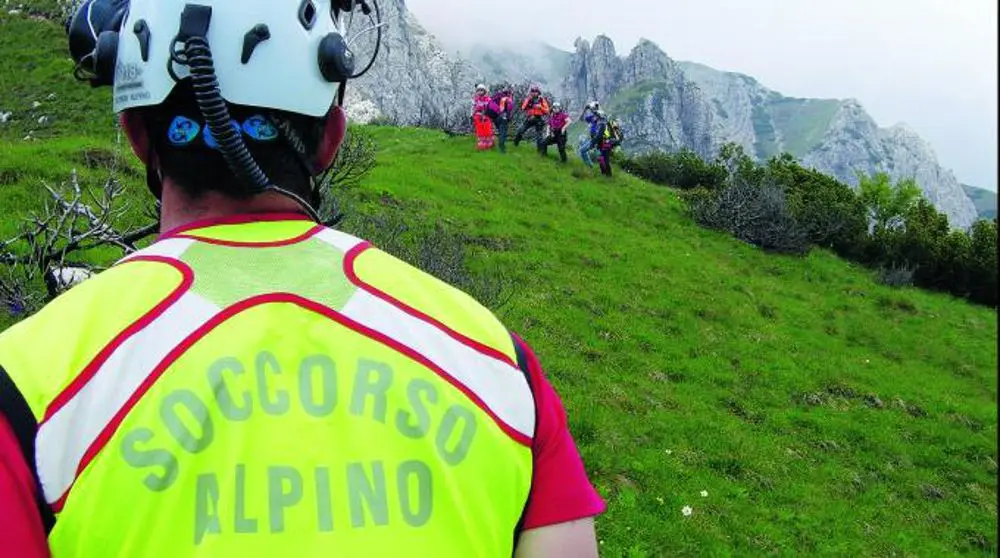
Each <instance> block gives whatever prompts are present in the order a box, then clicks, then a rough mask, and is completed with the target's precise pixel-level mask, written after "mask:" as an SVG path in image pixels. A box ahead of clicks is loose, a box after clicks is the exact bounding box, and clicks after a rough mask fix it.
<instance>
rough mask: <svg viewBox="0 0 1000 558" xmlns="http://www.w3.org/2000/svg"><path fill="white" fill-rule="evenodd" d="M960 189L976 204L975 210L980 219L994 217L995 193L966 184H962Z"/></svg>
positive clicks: (995, 208)
mask: <svg viewBox="0 0 1000 558" xmlns="http://www.w3.org/2000/svg"><path fill="white" fill-rule="evenodd" d="M962 189H964V190H965V193H966V195H968V196H969V198H971V199H972V203H974V204H976V211H977V212H979V217H980V218H981V219H996V216H997V193H996V192H994V191H992V190H986V189H985V188H976V187H975V186H969V185H968V184H962Z"/></svg>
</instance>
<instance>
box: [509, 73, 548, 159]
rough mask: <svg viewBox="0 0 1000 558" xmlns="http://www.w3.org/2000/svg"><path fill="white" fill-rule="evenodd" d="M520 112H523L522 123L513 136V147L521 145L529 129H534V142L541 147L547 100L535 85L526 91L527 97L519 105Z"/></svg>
mask: <svg viewBox="0 0 1000 558" xmlns="http://www.w3.org/2000/svg"><path fill="white" fill-rule="evenodd" d="M521 111H522V112H524V116H525V119H524V123H523V124H521V127H520V128H519V129H518V130H517V133H516V134H515V135H514V147H517V146H518V144H520V143H521V138H523V137H524V133H525V132H527V131H528V130H529V129H531V128H534V129H535V142H536V144H538V145H541V143H542V141H544V139H545V137H544V135H543V131H544V130H545V116H546V115H547V114H549V100H548V99H546V98H545V97H543V96H542V90H541V88H540V87H538V86H537V85H532V86H531V88H530V90H529V91H528V96H527V97H526V98H525V99H524V101H523V102H522V103H521Z"/></svg>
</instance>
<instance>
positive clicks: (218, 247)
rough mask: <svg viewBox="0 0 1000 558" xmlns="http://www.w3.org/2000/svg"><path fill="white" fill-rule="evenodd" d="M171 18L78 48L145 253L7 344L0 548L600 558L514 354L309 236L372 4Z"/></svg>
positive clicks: (111, 30) (517, 345) (353, 255)
mask: <svg viewBox="0 0 1000 558" xmlns="http://www.w3.org/2000/svg"><path fill="white" fill-rule="evenodd" d="M185 1H188V2H191V1H197V0H185ZM185 1H182V0H132V2H131V5H130V6H129V5H128V3H127V2H123V1H121V0H88V1H87V2H84V3H83V5H82V6H81V7H80V8H79V10H78V11H77V15H76V16H75V17H74V18H73V19H72V20H71V23H70V25H69V27H68V29H69V31H70V45H71V52H72V54H73V57H74V58H75V59H76V61H77V63H78V68H77V74H78V75H82V76H88V77H89V78H90V80H91V82H92V83H93V84H95V85H100V84H103V85H112V86H113V89H114V92H113V100H114V107H115V110H116V111H117V112H119V113H120V114H121V122H122V124H123V129H124V131H125V133H126V135H127V136H128V138H129V140H130V143H131V144H132V147H133V149H134V151H135V153H136V155H137V156H138V157H139V158H140V159H141V160H142V161H143V163H144V164H145V165H146V167H147V183H148V185H149V188H150V190H151V192H152V193H153V194H154V195H155V196H157V197H158V199H159V200H160V203H161V210H160V211H161V213H160V223H161V231H162V232H161V235H160V237H159V239H158V240H157V242H155V243H154V244H152V245H151V246H149V247H148V248H146V249H144V250H141V251H139V252H137V253H135V254H132V255H130V256H128V257H126V258H124V259H123V260H122V261H120V262H118V263H117V264H116V265H114V266H113V267H111V268H110V269H109V270H107V271H105V272H103V273H101V274H99V275H97V276H95V277H93V278H91V279H88V280H86V281H84V282H83V283H81V284H79V285H77V286H75V287H73V288H72V289H70V290H69V291H68V292H66V293H64V294H63V295H61V296H60V297H59V298H57V299H56V300H55V301H54V302H52V303H51V304H49V305H48V306H47V307H46V308H44V309H43V310H42V311H40V312H39V313H38V314H36V315H34V316H32V317H30V318H28V319H26V320H24V321H22V322H20V323H19V324H17V325H15V326H14V327H12V328H10V329H9V330H7V331H5V332H4V333H3V334H2V335H0V464H2V466H0V525H2V528H0V554H2V555H4V556H18V557H22V558H30V557H33V556H45V555H47V554H49V553H51V554H53V555H56V556H128V557H142V556H171V557H174V556H194V555H198V556H221V557H228V556H435V557H438V556H456V557H466V556H511V555H512V554H516V555H517V556H525V557H530V556H556V557H559V556H566V557H580V556H596V554H597V545H596V541H595V536H594V528H593V519H592V518H593V517H594V516H596V515H598V514H600V513H601V512H602V511H603V510H604V503H603V502H602V501H601V499H600V497H599V496H598V495H597V493H596V491H595V490H594V488H593V487H592V486H591V483H590V482H589V481H588V479H587V476H586V472H585V470H584V467H583V464H582V462H581V459H580V456H579V453H578V452H577V450H576V447H575V445H574V442H573V439H572V437H571V436H570V433H569V431H568V429H567V426H566V417H565V414H564V412H563V409H562V405H561V403H560V400H559V397H558V396H557V395H556V393H555V391H554V390H553V389H552V386H551V385H550V384H549V382H548V381H547V380H546V379H545V377H544V375H543V373H542V370H541V367H540V365H539V363H538V360H537V359H536V357H535V356H534V355H533V353H532V351H531V350H530V349H529V348H528V346H527V345H526V344H525V343H524V342H523V341H522V340H521V339H520V338H518V337H517V336H515V335H513V334H511V333H509V332H508V330H507V329H505V328H504V326H503V325H502V324H501V323H500V322H499V321H498V320H497V319H496V318H495V317H494V316H493V315H492V314H491V313H490V312H489V311H488V310H486V309H485V308H483V307H481V306H480V305H478V304H477V303H476V302H475V301H473V300H472V299H471V298H470V297H469V296H468V295H466V294H464V293H462V292H460V291H458V290H456V289H454V288H452V287H450V286H448V285H446V284H444V283H442V282H441V281H439V280H437V279H435V278H433V277H431V276H429V275H427V274H425V273H423V272H421V271H419V270H417V269H415V268H413V267H411V266H409V265H407V264H405V263H403V262H401V261H399V260H397V259H395V258H393V257H391V256H389V255H387V254H386V253H383V252H381V251H379V250H378V249H376V248H374V247H372V246H371V245H369V244H368V243H366V242H364V241H362V240H359V239H357V238H354V237H352V236H349V235H347V234H344V233H341V232H338V231H336V230H332V229H329V228H326V227H323V226H321V225H319V224H318V223H317V222H316V208H317V205H318V203H319V199H320V198H319V195H318V192H317V191H316V187H315V186H314V185H313V182H312V179H313V177H314V176H316V175H318V174H319V173H320V172H322V171H323V170H324V169H326V168H327V167H328V166H329V165H330V164H331V161H332V160H333V158H334V155H335V154H336V151H337V149H338V147H339V145H340V143H341V140H342V139H343V136H344V132H345V128H346V119H345V116H344V112H343V110H342V108H341V103H342V102H343V93H344V86H345V83H346V82H347V81H348V80H349V79H352V78H354V77H356V76H357V74H356V73H355V68H354V60H353V55H352V54H350V51H349V50H348V48H347V45H346V44H345V42H344V39H343V33H344V28H343V26H342V22H343V21H345V18H346V15H347V14H348V13H349V12H350V11H351V10H352V9H354V8H355V6H356V5H360V6H361V8H362V9H364V8H365V7H366V6H367V4H365V3H364V2H355V1H354V0H343V1H342V0H336V1H334V2H333V4H332V5H331V3H330V0H311V2H310V3H308V6H307V8H308V9H304V8H303V4H302V2H300V0H242V1H240V2H235V1H213V2H211V7H210V8H209V7H207V6H205V5H200V4H196V3H188V4H185ZM375 11H376V12H378V10H377V6H376V10H375ZM81 14H82V15H81ZM361 73H363V72H361Z"/></svg>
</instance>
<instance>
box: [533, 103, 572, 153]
mask: <svg viewBox="0 0 1000 558" xmlns="http://www.w3.org/2000/svg"><path fill="white" fill-rule="evenodd" d="M572 122H573V121H572V119H571V118H570V117H569V114H568V113H567V112H566V111H564V110H563V107H562V103H552V115H551V116H550V117H549V122H548V128H549V135H548V137H547V138H545V141H543V142H542V143H541V146H540V147H539V150H540V151H541V153H542V155H548V146H550V145H552V144H555V145H556V147H557V148H558V149H559V160H560V161H562V162H563V163H565V162H566V129H567V128H568V127H569V125H570V124H571V123H572Z"/></svg>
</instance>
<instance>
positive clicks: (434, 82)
mask: <svg viewBox="0 0 1000 558" xmlns="http://www.w3.org/2000/svg"><path fill="white" fill-rule="evenodd" d="M385 4H386V6H385V10H384V11H385V14H386V19H387V20H388V21H391V22H392V23H391V25H390V27H389V31H388V32H387V36H388V40H387V44H386V45H385V49H384V50H385V53H384V56H385V58H384V59H383V60H382V61H381V63H380V64H377V65H376V67H375V69H373V70H372V72H371V73H369V74H368V75H366V76H364V77H363V78H361V79H360V80H357V82H356V83H355V84H354V85H353V86H352V87H350V88H348V92H349V93H348V101H349V104H348V107H351V110H350V114H351V116H352V117H353V118H354V119H355V120H357V121H359V122H370V121H372V120H373V119H375V118H378V117H380V116H381V117H384V118H387V119H388V120H389V121H391V122H394V123H397V124H402V125H425V126H445V127H448V126H456V125H460V124H464V123H465V122H466V121H467V120H468V114H469V111H470V109H471V104H470V103H471V90H472V88H473V87H474V85H475V84H476V83H480V82H485V83H495V82H497V81H511V82H524V81H534V82H537V83H540V84H541V85H543V87H544V88H545V89H546V90H548V91H551V92H552V93H554V94H555V95H556V96H558V97H560V98H561V99H562V100H563V101H564V105H566V106H567V107H568V108H569V109H570V110H571V111H574V112H575V111H579V110H580V109H581V108H582V106H583V105H584V103H586V102H587V101H589V100H591V99H598V100H600V101H601V102H602V103H603V104H604V106H605V107H608V108H610V109H614V111H615V113H616V116H617V117H619V119H620V120H621V121H622V123H623V125H624V127H625V128H626V130H627V134H628V138H629V139H628V141H627V142H626V146H627V149H629V150H630V151H631V152H642V151H649V150H667V151H670V150H676V149H681V148H687V149H692V150H694V151H695V152H697V153H698V154H699V155H701V156H703V157H706V158H711V157H714V155H715V154H716V153H717V152H718V149H719V147H721V145H723V144H725V143H730V142H734V143H737V144H739V145H742V146H743V148H744V150H745V151H746V152H747V153H748V154H750V155H752V156H754V157H756V158H758V159H766V158H769V157H771V156H774V155H777V154H779V153H782V152H789V153H791V154H792V155H793V156H795V157H796V158H797V159H799V160H800V161H801V162H802V163H803V164H804V165H806V166H809V167H812V168H815V169H817V170H819V171H821V172H824V173H827V174H830V175H832V176H834V177H836V178H837V179H839V180H841V181H843V182H846V183H848V184H850V185H852V186H857V184H858V173H859V172H860V173H864V174H872V173H875V172H883V171H884V172H887V173H889V175H890V176H892V177H893V178H894V179H897V180H898V179H903V178H913V179H915V180H916V181H917V183H918V184H919V185H920V187H921V189H922V190H923V192H924V194H925V196H926V197H927V198H928V199H929V200H930V201H931V202H932V203H934V204H935V206H936V207H938V209H939V210H941V211H942V212H943V213H945V214H946V215H947V216H948V218H949V220H950V222H951V224H952V225H953V226H955V227H958V228H967V227H969V226H971V224H972V223H973V222H974V221H975V219H976V218H977V217H978V212H977V210H976V206H975V204H974V203H973V201H972V200H971V199H970V198H969V196H968V195H967V193H966V191H965V190H964V189H963V188H962V186H961V185H960V184H959V183H958V180H957V179H956V178H955V176H954V174H953V173H952V172H951V171H950V170H948V169H945V168H944V167H942V166H941V165H940V163H939V162H938V159H937V155H936V154H935V152H934V150H933V148H932V147H931V146H930V144H929V143H927V142H926V141H925V140H924V139H923V138H921V137H920V136H919V135H918V134H916V133H915V132H913V131H912V128H910V127H909V126H907V125H905V124H895V125H893V126H890V127H880V126H879V125H878V124H877V123H876V122H875V120H874V119H873V118H872V117H871V115H869V114H868V113H867V111H865V109H864V107H863V106H862V104H861V103H860V102H859V101H858V100H857V99H851V98H848V99H811V98H798V97H788V96H785V95H783V94H781V93H778V92H777V91H774V90H772V89H769V88H768V87H766V86H765V85H763V84H761V82H760V81H759V80H757V79H756V78H753V77H752V76H749V75H747V74H742V73H739V72H732V71H725V72H723V71H720V70H715V69H713V68H711V67H709V66H706V65H704V64H700V63H697V62H687V61H676V60H674V59H672V58H670V57H669V56H668V55H667V54H666V52H665V51H664V50H663V49H662V48H660V46H659V45H657V44H656V43H655V42H653V41H651V40H649V39H646V38H642V39H640V40H639V41H637V43H636V44H635V46H633V47H632V48H631V49H629V51H628V53H627V54H624V55H619V53H618V52H617V51H616V48H615V44H614V42H613V41H612V39H611V38H610V37H608V36H607V35H603V34H601V35H597V36H596V37H595V38H594V40H593V42H590V41H588V40H586V39H584V38H582V37H581V38H578V39H577V40H576V41H575V42H574V50H573V51H572V52H568V51H565V50H562V49H559V48H556V47H553V46H551V45H548V44H546V43H544V42H542V41H533V42H531V43H530V44H525V45H523V46H522V48H519V49H514V48H512V47H509V46H498V47H491V46H489V45H479V46H471V47H466V48H464V49H460V50H458V51H457V52H456V53H455V54H449V53H448V52H447V51H446V50H445V47H443V46H442V45H441V43H440V42H438V41H437V39H436V37H435V36H434V35H433V34H431V33H429V32H428V31H427V30H426V29H424V28H423V27H422V26H421V25H420V23H419V21H418V20H417V18H416V17H415V16H414V15H413V14H412V13H410V12H409V11H408V9H407V8H406V5H405V2H404V1H403V0H387V1H386V2H385ZM519 51H520V52H519Z"/></svg>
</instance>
